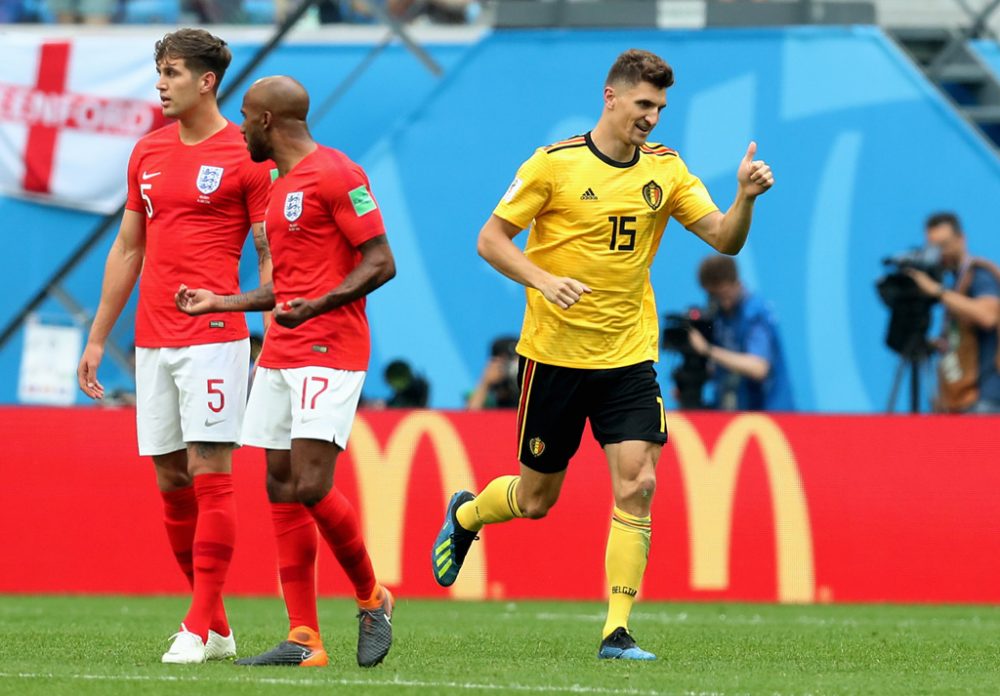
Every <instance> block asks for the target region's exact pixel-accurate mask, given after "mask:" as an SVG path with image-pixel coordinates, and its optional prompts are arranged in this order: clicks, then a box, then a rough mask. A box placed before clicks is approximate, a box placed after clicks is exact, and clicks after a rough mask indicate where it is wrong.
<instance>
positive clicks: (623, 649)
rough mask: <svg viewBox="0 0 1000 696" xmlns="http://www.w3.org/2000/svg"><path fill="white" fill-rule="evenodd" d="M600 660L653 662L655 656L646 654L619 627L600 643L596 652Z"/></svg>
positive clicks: (649, 653) (625, 631)
mask: <svg viewBox="0 0 1000 696" xmlns="http://www.w3.org/2000/svg"><path fill="white" fill-rule="evenodd" d="M597 657H598V658H599V659H601V660H655V659H656V655H654V654H653V653H651V652H646V651H645V650H643V649H642V648H640V647H639V646H638V645H636V644H635V640H634V639H633V638H632V636H630V635H629V632H628V631H627V630H625V629H624V628H622V627H621V626H619V627H618V628H616V629H615V630H614V631H612V633H611V635H610V636H608V637H607V638H605V639H604V640H602V641H601V649H600V650H598V651H597Z"/></svg>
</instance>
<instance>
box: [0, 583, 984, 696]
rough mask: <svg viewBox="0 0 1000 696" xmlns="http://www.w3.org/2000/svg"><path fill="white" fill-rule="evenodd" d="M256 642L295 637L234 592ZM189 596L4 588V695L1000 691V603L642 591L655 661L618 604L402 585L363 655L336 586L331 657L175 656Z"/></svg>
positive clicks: (277, 605)
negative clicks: (440, 592)
mask: <svg viewBox="0 0 1000 696" xmlns="http://www.w3.org/2000/svg"><path fill="white" fill-rule="evenodd" d="M227 604H228V607H229V613H230V616H231V618H232V620H233V624H234V627H235V630H236V638H237V641H238V644H239V648H240V654H241V655H247V654H250V653H256V652H258V651H261V650H264V649H266V648H270V647H271V646H272V645H273V644H275V643H276V642H277V641H278V640H280V639H282V638H283V637H284V635H283V632H284V630H285V628H286V624H285V618H284V617H285V615H284V609H283V606H282V604H281V602H280V601H279V600H276V599H231V600H228V603H227ZM185 608H186V602H185V600H184V599H183V598H179V597H166V598H138V597H20V596H2V597H0V693H2V694H46V695H47V696H48V695H58V694H72V695H73V696H86V695H88V694H102V695H103V694H110V695H111V696H114V695H116V694H123V695H124V694H128V696H135V695H138V694H178V695H181V694H183V695H184V696H191V695H193V694H210V695H211V696H225V695H226V694H288V693H290V692H295V693H303V694H311V693H317V694H319V693H323V694H372V695H373V696H379V695H380V694H386V695H388V694H393V695H395V694H633V695H643V696H645V695H650V696H652V695H653V694H690V695H692V696H694V695H701V694H704V695H706V696H707V695H709V694H718V695H723V694H725V695H727V696H729V695H735V694H767V695H768V696H775V695H778V694H780V695H781V696H791V695H793V694H794V695H805V694H816V695H819V694H879V695H881V694H907V695H909V694H1000V667H998V665H1000V607H977V606H773V605H764V604H667V603H640V604H639V605H637V607H636V610H635V613H634V615H633V621H632V628H633V630H634V631H635V634H636V636H637V637H638V639H639V644H640V645H642V646H643V647H645V648H646V649H648V650H652V651H653V652H655V653H657V654H658V655H659V658H660V659H659V660H657V661H656V662H654V663H621V662H605V661H598V660H597V659H596V653H597V644H598V638H599V632H600V629H601V623H602V620H603V612H604V606H603V604H600V603H583V602H457V601H455V602H447V601H412V600H406V599H402V600H401V601H400V602H399V604H398V605H397V608H396V615H395V617H394V622H393V623H394V625H395V631H396V637H395V643H394V646H393V650H392V653H390V655H389V657H388V658H387V660H386V662H385V663H384V664H383V665H381V666H379V667H376V668H374V669H370V670H363V669H361V668H359V667H358V666H357V665H356V663H355V658H354V650H355V641H356V637H357V622H356V620H355V618H354V608H353V605H352V603H350V602H347V601H343V600H323V601H322V602H321V603H320V622H321V627H322V629H323V635H324V641H325V643H326V647H327V650H328V651H329V653H330V657H331V664H330V666H329V667H327V668H323V669H301V668H256V669H254V668H243V667H236V666H235V665H232V664H230V663H212V664H206V665H195V666H175V665H161V664H160V663H159V660H160V655H161V654H162V652H163V651H164V650H165V649H166V647H167V638H168V637H169V635H170V633H171V632H172V631H173V630H174V629H175V626H176V623H177V621H178V620H179V617H180V616H181V615H182V614H183V612H184V610H185Z"/></svg>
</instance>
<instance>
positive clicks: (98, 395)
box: [76, 210, 146, 399]
mask: <svg viewBox="0 0 1000 696" xmlns="http://www.w3.org/2000/svg"><path fill="white" fill-rule="evenodd" d="M145 255H146V217H145V215H144V214H143V213H137V212H135V211H134V210H126V211H125V214H124V215H123V216H122V222H121V225H120V226H119V227H118V236H117V237H116V238H115V241H114V244H113V245H112V246H111V251H110V252H108V259H107V261H106V262H105V264H104V282H103V283H102V285H101V301H100V304H99V305H98V306H97V314H96V315H95V316H94V321H93V323H92V324H91V325H90V335H89V336H88V338H87V346H86V347H85V348H84V350H83V357H81V358H80V365H79V367H77V371H76V375H77V381H78V382H79V384H80V389H81V390H82V391H83V393H84V394H86V395H87V396H89V397H90V398H91V399H103V398H104V386H103V385H102V384H101V383H100V381H98V379H97V368H98V366H99V365H100V364H101V359H102V358H103V357H104V344H105V343H106V342H107V340H108V334H110V333H111V329H112V328H113V327H114V325H115V322H116V321H118V317H119V315H121V313H122V309H123V308H124V307H125V303H126V302H128V298H129V296H130V295H131V294H132V290H133V289H134V288H135V283H136V281H137V280H138V279H139V273H140V271H142V262H143V259H144V258H145Z"/></svg>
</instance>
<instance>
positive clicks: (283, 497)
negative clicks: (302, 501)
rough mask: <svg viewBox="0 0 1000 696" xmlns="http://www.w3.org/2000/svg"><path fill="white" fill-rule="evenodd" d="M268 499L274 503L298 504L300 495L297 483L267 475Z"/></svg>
mask: <svg viewBox="0 0 1000 696" xmlns="http://www.w3.org/2000/svg"><path fill="white" fill-rule="evenodd" d="M266 485H267V499H268V500H269V501H271V502H272V503H296V502H298V495H297V494H296V492H295V483H294V482H293V481H291V480H289V479H280V478H276V477H274V476H272V475H271V474H270V473H269V474H268V475H267V484H266Z"/></svg>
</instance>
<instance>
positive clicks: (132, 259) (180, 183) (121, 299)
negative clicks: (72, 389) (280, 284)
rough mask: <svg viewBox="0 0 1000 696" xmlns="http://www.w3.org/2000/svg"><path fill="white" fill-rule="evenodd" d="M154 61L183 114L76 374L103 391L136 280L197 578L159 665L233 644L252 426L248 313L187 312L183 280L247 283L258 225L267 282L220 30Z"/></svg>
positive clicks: (179, 540)
mask: <svg viewBox="0 0 1000 696" xmlns="http://www.w3.org/2000/svg"><path fill="white" fill-rule="evenodd" d="M155 58H156V71H157V73H159V79H158V80H157V83H156V88H157V90H158V91H159V93H160V101H161V104H162V108H163V114H164V115H165V116H168V117H170V118H175V119H177V122H176V123H173V124H171V125H168V126H165V127H164V128H161V129H159V130H157V131H154V132H153V133H150V134H149V135H147V136H145V137H144V138H142V139H141V140H140V141H139V142H138V143H137V144H136V146H135V149H134V150H133V152H132V156H131V159H130V160H129V165H128V201H127V203H126V205H125V214H124V216H123V217H122V222H121V226H120V228H119V231H118V237H117V239H115V242H114V245H113V246H112V248H111V252H110V253H109V254H108V259H107V262H106V265H105V269H104V283H103V287H102V290H101V301H100V305H99V307H98V309H97V315H96V316H95V317H94V322H93V325H92V326H91V329H90V337H89V338H88V341H87V346H86V348H85V350H84V352H83V357H82V359H81V360H80V366H79V368H78V378H79V382H80V388H81V389H82V390H83V392H84V393H85V394H87V396H89V397H91V398H93V399H101V398H103V396H104V387H103V386H102V385H101V383H100V381H99V380H98V378H97V369H98V366H99V365H100V363H101V358H102V357H103V354H104V345H105V342H106V341H107V338H108V334H109V333H110V332H111V328H112V327H113V326H114V323H115V321H117V319H118V316H119V315H120V314H121V311H122V308H123V307H124V305H125V303H126V301H127V300H128V298H129V295H130V294H131V293H132V290H133V288H134V287H135V283H136V279H137V278H138V279H139V306H138V310H137V312H136V326H135V345H136V402H137V403H136V422H137V433H138V440H139V453H140V454H141V455H149V456H152V458H153V464H154V467H155V469H156V480H157V485H158V486H159V489H160V492H161V494H162V497H163V504H164V518H165V524H166V529H167V537H168V539H169V541H170V546H171V548H172V550H173V552H174V555H175V557H176V559H177V563H178V564H179V565H180V567H181V570H182V571H183V572H184V574H185V575H186V576H187V578H188V581H189V582H190V583H191V586H192V600H191V605H190V608H189V610H188V613H187V615H186V616H185V618H184V621H183V622H182V623H181V626H180V631H179V632H178V633H177V634H175V636H174V637H173V639H172V643H171V646H170V649H169V650H168V651H167V652H166V653H165V654H164V655H163V662H169V663H197V662H204V661H205V660H206V659H209V660H211V659H223V658H227V657H234V656H235V654H236V643H235V640H234V639H233V635H232V631H231V630H230V627H229V622H228V620H227V618H226V612H225V609H224V607H223V604H222V588H223V585H224V583H225V579H226V573H227V571H228V569H229V562H230V558H231V556H232V552H233V543H234V541H235V537H236V508H235V501H234V498H233V483H232V475H231V469H232V466H231V464H232V453H231V450H232V447H233V445H234V443H237V442H239V441H240V433H241V429H242V425H243V414H244V411H245V408H246V391H247V375H248V370H249V361H250V347H249V340H248V335H249V334H248V331H247V325H246V322H245V320H244V319H243V317H242V316H241V315H234V314H215V315H206V316H201V317H189V316H185V315H183V314H181V313H179V312H177V310H176V307H175V303H174V292H175V290H176V288H177V286H178V284H179V283H181V282H194V283H198V284H199V285H202V286H204V287H208V288H212V289H214V290H216V291H218V292H221V293H232V292H238V291H239V259H240V252H241V250H242V248H243V243H244V241H245V239H246V236H247V230H250V229H251V228H252V230H253V235H254V241H255V243H256V246H257V251H258V255H259V257H260V271H261V282H268V281H269V280H270V276H271V262H270V254H269V251H268V250H267V240H266V238H265V236H264V232H263V225H262V221H263V219H264V210H265V207H266V205H267V190H268V187H269V186H270V172H269V167H268V166H267V165H264V164H257V163H254V162H252V161H251V160H250V157H249V156H248V155H247V151H246V147H245V144H244V142H243V138H242V136H241V134H240V129H239V127H238V126H236V124H234V123H231V122H230V121H228V120H226V119H225V118H224V117H223V116H222V114H221V113H220V112H219V107H218V104H217V102H216V92H217V91H218V88H219V83H220V82H221V81H222V77H223V75H224V74H225V71H226V68H227V67H228V66H229V63H230V61H231V59H232V54H231V53H230V51H229V48H228V47H227V46H226V43H225V41H223V40H221V39H219V38H217V37H215V36H213V35H211V34H209V33H208V32H206V31H203V30H200V29H180V30H178V31H175V32H173V33H171V34H167V35H166V36H164V37H163V39H161V40H160V41H158V42H157V43H156V51H155Z"/></svg>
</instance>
